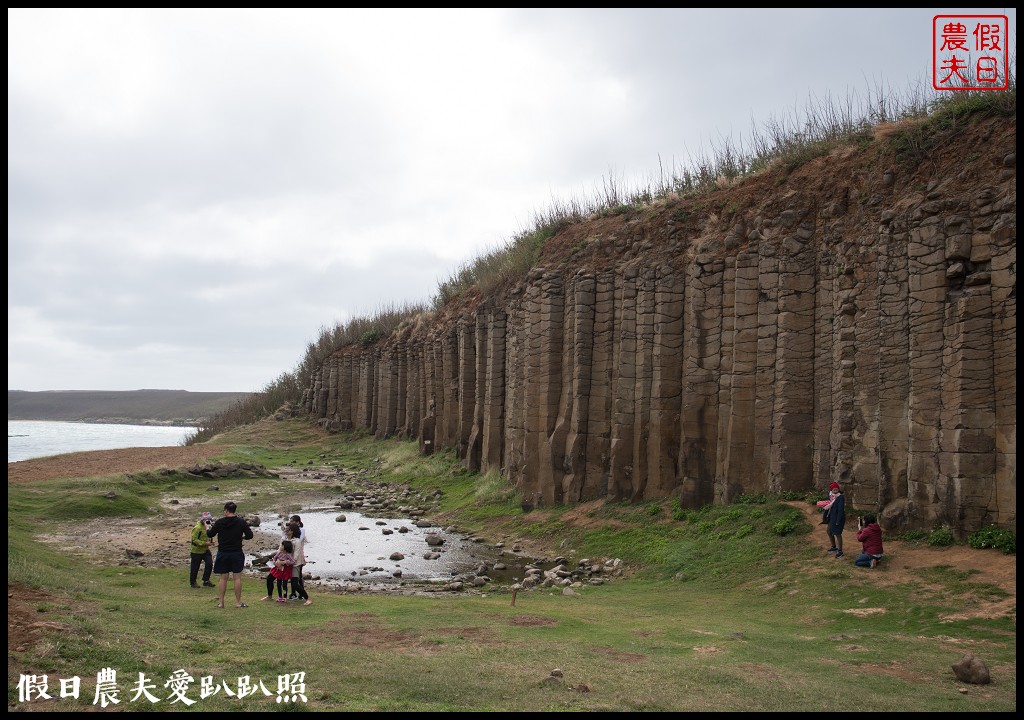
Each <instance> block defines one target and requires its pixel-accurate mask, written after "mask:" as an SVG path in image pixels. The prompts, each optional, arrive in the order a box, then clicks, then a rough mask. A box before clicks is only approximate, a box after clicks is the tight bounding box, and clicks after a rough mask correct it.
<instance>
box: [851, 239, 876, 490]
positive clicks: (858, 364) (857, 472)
mask: <svg viewBox="0 0 1024 720" xmlns="http://www.w3.org/2000/svg"><path fill="white" fill-rule="evenodd" d="M876 238H877V233H873V234H872V235H869V236H867V237H865V238H863V239H860V238H858V239H857V240H856V241H855V242H854V243H853V246H854V247H855V248H856V256H855V260H854V262H855V272H854V277H855V278H856V282H857V286H856V298H857V299H856V304H857V308H858V312H857V315H856V324H855V325H854V328H853V330H854V367H853V384H854V396H853V398H854V404H853V408H852V411H853V417H854V423H855V426H854V434H853V443H854V444H853V449H852V450H851V452H850V457H851V471H850V472H851V477H852V479H853V483H852V486H851V487H850V488H849V489H848V490H847V492H849V495H848V497H847V500H846V501H847V503H849V504H850V505H852V506H855V507H858V508H863V509H866V510H878V509H879V506H878V498H879V478H878V451H879V436H878V433H879V406H878V403H879V398H878V382H879V380H878V373H879V356H880V351H881V341H880V338H879V315H878V256H877V252H876V250H875V247H874V243H873V240H875V239H876Z"/></svg>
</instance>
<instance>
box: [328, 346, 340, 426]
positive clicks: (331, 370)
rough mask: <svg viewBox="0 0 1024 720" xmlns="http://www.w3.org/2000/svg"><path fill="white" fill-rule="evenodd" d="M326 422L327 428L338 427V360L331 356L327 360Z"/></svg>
mask: <svg viewBox="0 0 1024 720" xmlns="http://www.w3.org/2000/svg"><path fill="white" fill-rule="evenodd" d="M326 365H327V368H328V373H327V422H328V427H330V428H332V429H333V428H336V427H337V425H338V358H337V357H335V356H334V355H332V356H331V357H329V358H327V362H326Z"/></svg>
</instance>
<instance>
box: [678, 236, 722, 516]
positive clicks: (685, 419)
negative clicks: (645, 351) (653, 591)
mask: <svg viewBox="0 0 1024 720" xmlns="http://www.w3.org/2000/svg"><path fill="white" fill-rule="evenodd" d="M724 272H725V263H724V262H723V261H722V260H721V258H716V257H712V256H710V255H698V256H697V257H696V258H695V259H694V262H693V263H692V264H691V265H690V266H689V268H688V274H687V278H686V289H685V297H686V311H685V316H684V317H685V319H684V328H685V330H684V341H683V390H682V423H681V442H680V450H679V463H680V468H679V478H680V499H681V501H682V503H683V505H684V507H702V506H704V505H707V504H709V503H712V502H714V496H715V466H716V464H717V461H718V436H717V430H718V374H719V373H718V371H719V364H720V358H721V350H722V348H721V344H722V339H721V333H722V276H723V274H724Z"/></svg>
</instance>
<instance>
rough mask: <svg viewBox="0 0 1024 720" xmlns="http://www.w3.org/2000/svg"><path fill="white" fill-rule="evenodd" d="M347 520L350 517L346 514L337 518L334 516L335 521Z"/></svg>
mask: <svg viewBox="0 0 1024 720" xmlns="http://www.w3.org/2000/svg"><path fill="white" fill-rule="evenodd" d="M346 520H348V518H347V517H345V516H344V515H338V516H337V517H336V518H334V522H345V521H346Z"/></svg>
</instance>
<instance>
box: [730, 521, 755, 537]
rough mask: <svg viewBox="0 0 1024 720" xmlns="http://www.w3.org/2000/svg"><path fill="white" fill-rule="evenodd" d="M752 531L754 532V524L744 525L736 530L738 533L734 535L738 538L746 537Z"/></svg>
mask: <svg viewBox="0 0 1024 720" xmlns="http://www.w3.org/2000/svg"><path fill="white" fill-rule="evenodd" d="M752 532H754V526H753V525H743V526H742V527H740V529H739V530H737V531H736V534H735V535H733V537H734V538H736V539H737V540H738V539H739V538H744V537H746V536H747V535H749V534H750V533H752Z"/></svg>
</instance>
